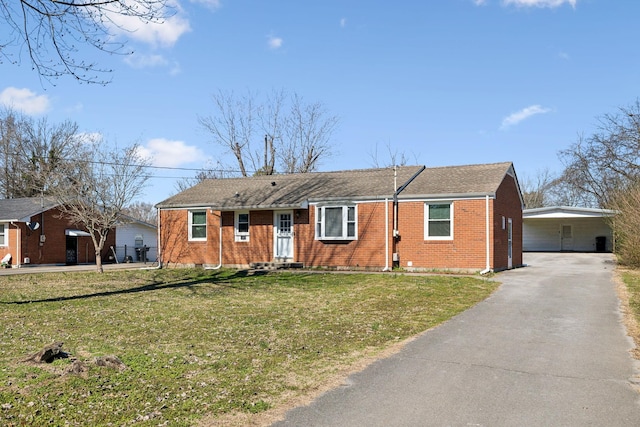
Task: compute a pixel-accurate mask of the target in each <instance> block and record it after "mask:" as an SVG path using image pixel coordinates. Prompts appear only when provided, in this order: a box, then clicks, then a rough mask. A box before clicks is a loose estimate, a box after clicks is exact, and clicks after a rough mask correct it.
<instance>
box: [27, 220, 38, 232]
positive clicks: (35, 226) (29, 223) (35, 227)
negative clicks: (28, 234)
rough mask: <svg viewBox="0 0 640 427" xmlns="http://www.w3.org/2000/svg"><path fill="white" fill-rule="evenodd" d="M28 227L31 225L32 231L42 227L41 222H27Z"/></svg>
mask: <svg viewBox="0 0 640 427" xmlns="http://www.w3.org/2000/svg"><path fill="white" fill-rule="evenodd" d="M27 227H29V229H30V230H31V231H35V230H37V229H38V228H40V223H39V222H27Z"/></svg>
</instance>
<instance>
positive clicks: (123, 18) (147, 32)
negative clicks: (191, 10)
mask: <svg viewBox="0 0 640 427" xmlns="http://www.w3.org/2000/svg"><path fill="white" fill-rule="evenodd" d="M209 3H210V2H209ZM169 7H171V8H172V9H173V10H172V11H165V12H168V16H167V17H166V18H165V19H163V20H162V21H161V22H146V23H145V22H143V21H141V20H140V19H138V18H136V17H132V16H127V15H126V14H110V15H109V19H110V20H111V21H112V24H111V25H110V30H111V31H112V33H113V34H117V35H119V36H121V37H125V38H128V39H132V40H136V41H140V42H143V43H146V44H148V45H151V46H154V47H156V46H160V47H171V46H173V45H174V44H176V42H177V41H178V39H179V38H180V37H182V35H184V34H185V33H188V32H190V31H191V25H190V23H189V20H188V19H187V18H186V16H185V14H184V12H183V10H182V8H181V7H180V5H179V4H178V3H177V2H173V1H171V0H169Z"/></svg>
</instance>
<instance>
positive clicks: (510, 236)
mask: <svg viewBox="0 0 640 427" xmlns="http://www.w3.org/2000/svg"><path fill="white" fill-rule="evenodd" d="M507 268H513V219H511V218H509V221H508V226H507Z"/></svg>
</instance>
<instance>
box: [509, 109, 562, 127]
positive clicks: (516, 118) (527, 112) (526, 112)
mask: <svg viewBox="0 0 640 427" xmlns="http://www.w3.org/2000/svg"><path fill="white" fill-rule="evenodd" d="M550 111H551V109H550V108H543V107H541V106H540V105H531V106H529V107H526V108H523V109H522V110H520V111H517V112H515V113H512V114H510V115H509V116H507V117H505V118H504V119H503V120H502V125H500V129H501V130H506V129H508V128H510V127H511V126H514V125H517V124H518V123H520V122H521V121H523V120H526V119H528V118H529V117H532V116H535V115H536V114H546V113H548V112H550Z"/></svg>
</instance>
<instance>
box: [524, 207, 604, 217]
mask: <svg viewBox="0 0 640 427" xmlns="http://www.w3.org/2000/svg"><path fill="white" fill-rule="evenodd" d="M615 213H616V212H615V211H613V210H610V209H596V208H580V207H574V206H548V207H544V208H534V209H525V210H523V211H522V217H523V218H524V219H543V218H603V217H608V216H613V215H614V214H615Z"/></svg>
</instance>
